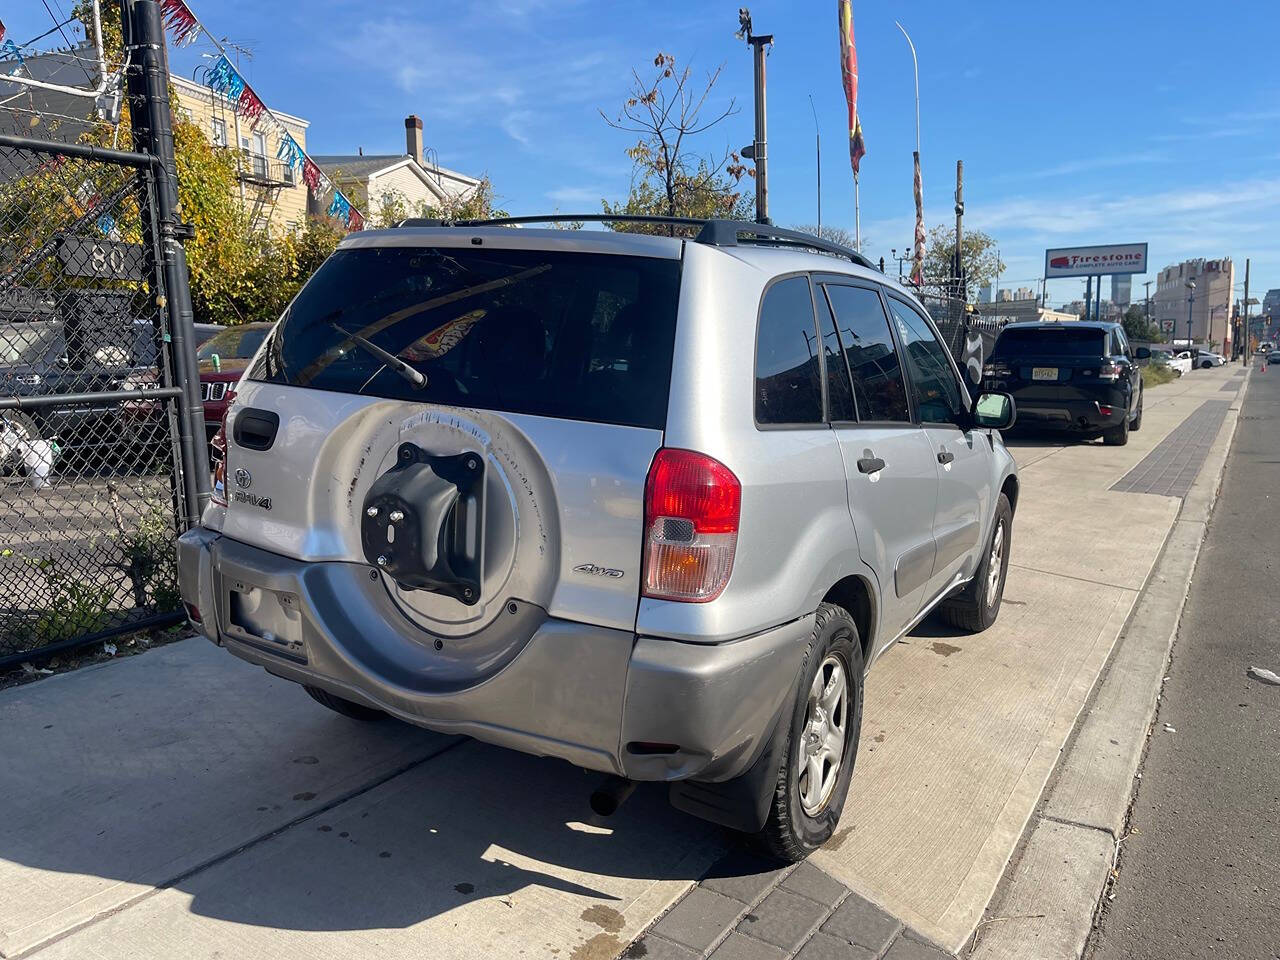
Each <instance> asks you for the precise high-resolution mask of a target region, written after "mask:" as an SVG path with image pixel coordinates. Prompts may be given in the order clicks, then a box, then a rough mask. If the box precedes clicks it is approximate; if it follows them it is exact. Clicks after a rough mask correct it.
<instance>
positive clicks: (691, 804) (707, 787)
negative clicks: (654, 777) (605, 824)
mask: <svg viewBox="0 0 1280 960" xmlns="http://www.w3.org/2000/svg"><path fill="white" fill-rule="evenodd" d="M794 707H795V696H794V694H793V695H792V696H789V697H787V698H786V699H785V700H784V701H783V703H782V707H781V709H780V710H779V712H778V715H777V716H776V717H774V719H773V726H772V728H771V730H770V733H769V736H768V738H767V739H766V740H765V746H764V749H762V750H761V751H760V756H758V757H757V758H756V760H755V762H754V763H752V764H751V766H750V767H748V768H747V771H746V772H745V773H743V774H741V775H740V776H737V777H734V778H733V779H732V780H725V781H723V782H721V783H707V782H703V781H698V780H677V781H675V782H674V783H672V784H671V787H670V789H669V792H668V799H669V800H670V801H671V805H672V806H673V807H675V808H676V809H677V810H683V811H684V812H685V813H689V814H692V815H693V816H695V817H698V818H700V819H702V820H709V821H710V822H712V823H718V824H720V825H721V826H724V827H728V828H729V829H731V830H737V831H739V832H740V833H759V832H760V831H761V830H763V829H764V825H765V821H766V820H768V819H769V805H770V803H771V802H772V801H773V792H774V788H775V787H776V786H777V783H778V770H779V768H780V767H781V766H782V762H783V758H785V757H786V755H787V732H788V730H789V729H790V726H791V723H790V719H791V713H792V710H793V709H794Z"/></svg>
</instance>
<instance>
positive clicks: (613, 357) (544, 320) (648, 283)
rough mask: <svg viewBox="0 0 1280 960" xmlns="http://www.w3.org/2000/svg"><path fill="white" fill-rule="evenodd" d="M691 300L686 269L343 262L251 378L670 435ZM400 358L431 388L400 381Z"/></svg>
mask: <svg viewBox="0 0 1280 960" xmlns="http://www.w3.org/2000/svg"><path fill="white" fill-rule="evenodd" d="M679 288H680V265H679V262H678V261H675V260H660V259H654V258H648V257H630V256H617V255H611V254H590V253H570V252H560V251H545V250H503V249H498V248H491V247H461V248H460V247H448V248H444V247H442V248H430V247H364V248H355V249H348V250H339V251H338V252H336V253H335V254H334V255H333V256H331V257H330V258H329V259H328V260H327V261H325V263H324V265H323V266H322V267H321V268H320V269H319V271H317V273H316V275H315V276H314V277H312V279H311V280H310V282H308V283H307V285H306V286H305V287H304V288H303V289H302V292H301V293H299V294H298V297H297V299H296V300H294V302H293V304H292V305H291V306H290V308H289V310H288V311H287V312H286V313H285V315H284V317H283V318H281V320H280V323H279V324H278V325H277V327H276V330H275V333H274V335H273V336H272V338H271V340H270V341H269V344H268V348H267V349H266V350H264V351H263V353H262V354H261V355H260V358H259V361H258V362H257V363H256V364H255V365H254V366H253V368H252V369H251V370H250V371H249V377H250V379H253V380H265V381H268V382H271V383H286V384H291V385H293V386H299V387H311V388H314V389H317V390H335V391H341V392H343V393H358V394H364V395H368V396H377V397H386V398H390V399H395V400H406V401H412V402H417V403H445V404H454V405H457V406H463V407H476V408H480V409H485V410H500V411H504V412H508V413H524V414H535V415H538V416H547V417H557V418H564V419H569V420H589V421H594V422H598V423H616V424H622V425H626V426H636V427H651V428H656V429H661V428H662V427H663V426H664V425H665V423H666V413H667V397H668V392H669V389H670V383H671V353H672V345H673V342H674V339H675V326H676V310H677V301H678V297H679ZM393 359H394V360H396V361H403V362H404V363H406V364H408V366H409V367H410V368H411V369H412V370H413V371H416V372H417V373H420V374H422V375H423V376H425V378H426V382H425V384H415V383H412V382H410V381H409V380H408V379H406V378H405V377H404V376H402V375H401V374H400V373H397V371H396V370H395V369H393V367H394V366H395V364H394V363H393V362H392V361H393ZM411 376H412V374H411Z"/></svg>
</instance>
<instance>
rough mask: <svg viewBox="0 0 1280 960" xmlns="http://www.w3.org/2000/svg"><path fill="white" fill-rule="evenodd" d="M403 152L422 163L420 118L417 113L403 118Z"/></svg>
mask: <svg viewBox="0 0 1280 960" xmlns="http://www.w3.org/2000/svg"><path fill="white" fill-rule="evenodd" d="M404 152H405V153H407V154H408V155H409V156H411V157H413V159H415V160H417V161H418V165H419V166H421V165H422V118H421V117H420V116H418V115H417V114H410V115H409V116H407V117H405V118H404Z"/></svg>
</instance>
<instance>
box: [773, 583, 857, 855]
mask: <svg viewBox="0 0 1280 960" xmlns="http://www.w3.org/2000/svg"><path fill="white" fill-rule="evenodd" d="M790 724H791V726H790V732H789V734H788V736H787V745H786V750H785V751H784V756H783V760H782V765H781V767H780V769H779V770H778V776H777V780H776V782H775V784H774V792H773V800H772V803H771V805H770V809H769V819H768V820H767V821H766V823H765V825H764V829H763V830H762V831H761V832H760V833H759V834H758V840H759V841H760V843H761V845H762V846H764V847H765V849H766V850H767V851H768V852H769V853H771V854H772V855H773V856H775V857H780V858H781V859H783V860H791V861H796V860H803V859H804V858H805V857H807V856H808V855H809V854H810V853H812V852H813V851H814V850H816V849H818V847H820V846H822V845H823V844H824V843H826V842H827V840H828V839H830V837H831V835H832V834H833V833H834V832H835V829H836V824H838V823H839V822H840V811H841V809H842V808H843V807H844V800H845V795H846V794H847V793H848V792H849V778H850V776H851V775H852V774H853V764H854V760H855V759H856V758H857V755H858V736H859V732H860V729H861V726H862V644H861V642H860V641H859V639H858V626H857V624H855V623H854V621H853V617H851V616H850V615H849V613H848V611H846V610H845V609H844V608H843V607H837V606H835V605H834V604H830V603H824V604H822V605H821V606H819V607H818V615H817V618H816V620H815V622H814V627H813V637H812V639H811V640H810V641H809V652H808V654H807V655H806V657H805V664H804V667H803V669H802V670H801V671H800V686H799V689H798V690H797V691H796V703H795V707H794V709H793V711H792V715H791V718H790Z"/></svg>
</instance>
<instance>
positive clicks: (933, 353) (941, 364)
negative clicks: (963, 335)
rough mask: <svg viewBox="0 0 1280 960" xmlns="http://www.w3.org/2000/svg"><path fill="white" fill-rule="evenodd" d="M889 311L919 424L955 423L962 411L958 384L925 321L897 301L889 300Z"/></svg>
mask: <svg viewBox="0 0 1280 960" xmlns="http://www.w3.org/2000/svg"><path fill="white" fill-rule="evenodd" d="M889 312H890V313H891V314H893V319H894V322H895V323H897V325H898V339H899V340H900V341H901V343H902V350H903V352H904V353H905V354H906V355H907V363H908V364H909V365H910V367H911V388H912V390H913V391H914V393H915V398H916V413H917V414H918V415H919V417H920V421H921V422H922V423H954V422H955V420H956V415H957V414H958V413H959V412H960V411H961V410H962V409H964V407H963V404H962V402H961V399H960V384H959V383H958V382H957V381H956V375H955V373H954V372H952V369H951V361H950V359H949V358H948V356H947V348H946V347H944V346H943V345H942V344H941V343H940V342H939V341H938V338H937V337H936V336H934V334H933V331H932V330H931V329H929V324H928V322H927V321H926V320H925V319H924V317H922V316H920V314H918V313H917V312H916V311H915V310H914V309H912V308H911V307H909V306H907V305H906V304H905V303H902V302H901V301H900V300H895V299H894V298H893V297H890V298H889Z"/></svg>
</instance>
